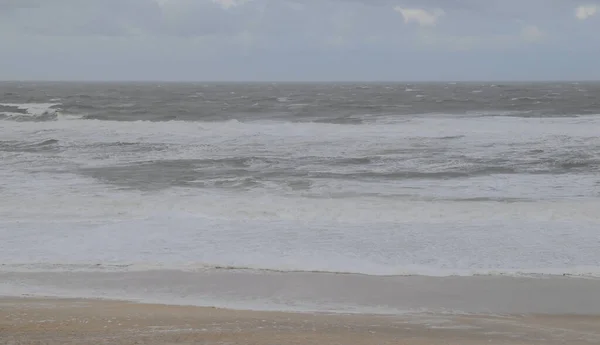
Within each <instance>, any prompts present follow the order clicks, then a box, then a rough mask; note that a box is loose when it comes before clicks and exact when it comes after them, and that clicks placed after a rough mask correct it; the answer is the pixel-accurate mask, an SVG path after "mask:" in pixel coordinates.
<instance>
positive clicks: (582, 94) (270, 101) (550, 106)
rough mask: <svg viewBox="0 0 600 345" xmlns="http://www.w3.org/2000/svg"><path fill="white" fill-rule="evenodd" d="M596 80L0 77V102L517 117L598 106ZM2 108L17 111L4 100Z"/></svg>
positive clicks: (332, 117)
mask: <svg viewBox="0 0 600 345" xmlns="http://www.w3.org/2000/svg"><path fill="white" fill-rule="evenodd" d="M599 94H600V83H531V84H527V83H519V84H476V83H457V84H348V83H344V84H266V83H264V84H201V83H198V84H190V83H188V84H176V83H170V84H150V83H146V84H108V83H95V84H70V83H38V84H32V83H2V84H0V95H3V96H2V103H52V102H54V100H56V99H59V100H60V102H59V103H60V106H58V105H57V106H56V107H57V108H60V109H62V111H63V112H64V113H65V114H76V115H83V116H84V118H89V119H101V120H121V121H136V120H148V121H168V120H180V121H224V120H230V119H236V120H239V121H244V120H248V121H251V120H266V119H281V120H286V121H293V122H323V123H341V124H344V123H350V124H353V123H355V124H356V123H362V122H363V121H368V120H373V118H374V117H375V118H376V117H377V116H403V115H418V114H436V113H437V114H458V115H460V114H472V115H486V114H487V115H512V116H523V117H536V116H537V117H547V116H573V115H586V114H600V101H599V99H598V95H599ZM3 111H9V112H23V111H25V110H24V109H21V110H18V109H13V108H10V107H0V113H2V112H3Z"/></svg>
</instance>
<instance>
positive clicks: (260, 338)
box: [0, 297, 600, 345]
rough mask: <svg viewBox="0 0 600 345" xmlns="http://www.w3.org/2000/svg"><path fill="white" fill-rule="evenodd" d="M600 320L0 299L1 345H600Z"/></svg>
mask: <svg viewBox="0 0 600 345" xmlns="http://www.w3.org/2000/svg"><path fill="white" fill-rule="evenodd" d="M599 343H600V316H583V315H578V316H575V315H505V316H498V315H496V316H491V315H488V316H485V315H463V316H457V315H442V314H410V315H408V314H407V315H402V316H377V315H364V314H362V315H338V314H314V313H313V314H309V313H282V312H258V311H236V310H227V309H217V308H206V307H192V306H171V305H156V304H138V303H130V302H121V301H105V300H86V299H52V298H34V297H23V298H18V297H5V298H0V344H3V345H4V344H6V345H13V344H14V345H16V344H18V345H24V344H36V345H66V344H115V345H125V344H132V345H133V344H149V345H153V344H161V345H163V344H169V345H170V344H215V345H216V344H223V345H225V344H227V345H233V344H245V345H246V344H247V345H250V344H253V345H254V344H256V345H259V344H260V345H287V344H290V345H291V344H322V345H330V344H331V345H333V344H340V345H342V344H344V345H345V344H347V345H359V344H360V345H362V344H364V345H374V344H380V345H382V344H395V345H400V344H433V345H435V344H445V345H449V344H456V345H469V344H599Z"/></svg>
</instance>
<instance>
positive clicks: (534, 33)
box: [521, 25, 544, 42]
mask: <svg viewBox="0 0 600 345" xmlns="http://www.w3.org/2000/svg"><path fill="white" fill-rule="evenodd" d="M543 37H544V33H543V32H542V30H540V28H538V27H537V26H535V25H528V26H526V27H524V28H523V30H521V38H523V39H524V40H525V41H529V42H537V41H539V40H541V39H542V38H543Z"/></svg>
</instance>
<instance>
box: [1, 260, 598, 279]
mask: <svg viewBox="0 0 600 345" xmlns="http://www.w3.org/2000/svg"><path fill="white" fill-rule="evenodd" d="M150 271H181V272H205V271H231V272H235V271H244V272H250V273H251V272H254V273H271V274H294V273H313V274H333V275H363V276H375V277H478V276H489V277H496V276H497V277H503V276H504V277H528V278H546V277H574V278H591V279H596V278H598V279H600V266H582V267H570V268H534V269H473V270H469V269H438V268H429V267H404V268H402V267H398V268H390V269H386V270H381V271H379V272H376V271H374V272H368V271H364V270H342V271H335V270H320V269H301V268H294V267H281V268H265V267H258V266H251V265H219V264H211V263H191V264H174V265H167V264H158V263H121V264H109V263H72V264H69V263H14V264H0V272H150Z"/></svg>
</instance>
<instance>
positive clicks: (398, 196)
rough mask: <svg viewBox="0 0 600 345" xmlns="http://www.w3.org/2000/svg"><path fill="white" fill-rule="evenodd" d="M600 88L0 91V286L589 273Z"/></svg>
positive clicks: (595, 241) (594, 246)
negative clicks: (92, 280) (1, 277)
mask: <svg viewBox="0 0 600 345" xmlns="http://www.w3.org/2000/svg"><path fill="white" fill-rule="evenodd" d="M599 89H600V86H598V85H595V84H592V85H581V84H568V83H563V84H539V85H538V84H535V85H493V84H466V85H461V84H433V85H429V84H425V85H405V84H402V85H400V84H398V85H396V84H385V85H384V84H364V85H363V84H360V85H352V84H351V85H348V84H340V85H337V84H331V85H329V84H327V85H323V84H318V85H304V84H303V85H294V84H289V85H288V84H285V85H277V84H258V85H254V84H226V85H212V84H210V85H205V84H184V85H179V84H173V85H170V84H167V85H159V84H118V85H107V84H81V85H78V84H69V83H57V84H23V83H21V84H19V83H4V84H0V161H1V162H2V164H0V196H1V197H0V271H2V272H4V273H7V272H8V273H10V272H75V271H77V272H97V271H101V272H112V273H115V274H117V273H118V274H124V273H127V272H130V273H131V274H133V273H135V272H141V271H152V270H168V271H205V270H215V269H217V270H245V271H258V272H261V271H262V272H296V273H297V272H329V273H348V274H362V275H369V276H373V275H374V276H405V275H410V276H414V275H416V276H435V277H448V276H479V275H525V276H546V275H550V276H554V275H556V276H562V275H569V276H581V277H598V276H600V251H598V247H599V245H600V232H599V231H598V230H599V229H600V213H599V212H598V210H599V209H600V199H599V198H598V197H599V196H600V179H599V175H598V171H599V169H600V137H598V128H600V116H599V115H597V114H600V109H596V108H598V105H597V104H596V103H594V100H593V95H594V92H595V91H597V90H599ZM409 90H410V91H409ZM2 95H4V96H2ZM577 97H579V98H577ZM586 102H587V103H586ZM594 104H595V105H594ZM594 107H596V108H594Z"/></svg>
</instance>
